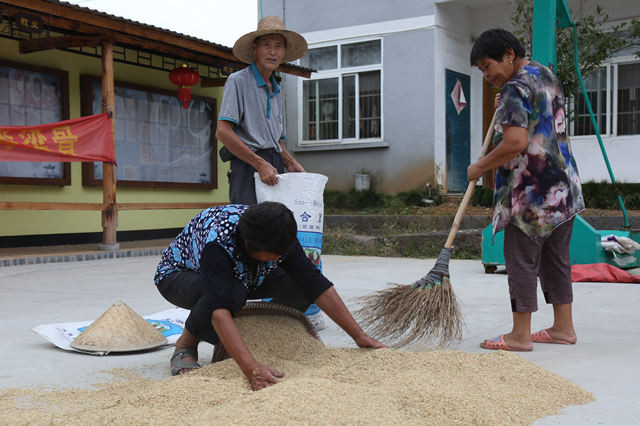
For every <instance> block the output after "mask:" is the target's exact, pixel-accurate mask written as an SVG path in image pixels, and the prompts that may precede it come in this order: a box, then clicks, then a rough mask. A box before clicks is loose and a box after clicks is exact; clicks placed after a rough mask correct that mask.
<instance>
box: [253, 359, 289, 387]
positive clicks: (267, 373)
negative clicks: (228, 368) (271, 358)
mask: <svg viewBox="0 0 640 426" xmlns="http://www.w3.org/2000/svg"><path fill="white" fill-rule="evenodd" d="M244 374H245V376H247V379H249V384H250V385H251V390H254V391H257V390H260V389H264V388H266V387H267V386H271V385H273V384H276V383H278V382H279V381H280V379H281V378H283V377H284V373H283V372H281V371H278V370H276V369H275V368H273V367H271V366H268V365H263V364H256V366H255V367H253V369H252V370H251V371H246V372H245V373H244Z"/></svg>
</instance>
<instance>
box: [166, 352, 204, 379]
mask: <svg viewBox="0 0 640 426" xmlns="http://www.w3.org/2000/svg"><path fill="white" fill-rule="evenodd" d="M188 356H190V357H193V358H195V359H198V351H196V350H194V349H189V348H185V349H180V350H177V351H176V352H175V353H174V354H173V356H172V357H171V375H172V376H177V375H179V374H180V370H182V369H185V368H186V369H189V370H196V369H198V368H200V364H198V363H197V362H184V361H182V358H185V357H188Z"/></svg>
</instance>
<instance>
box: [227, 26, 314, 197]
mask: <svg viewBox="0 0 640 426" xmlns="http://www.w3.org/2000/svg"><path fill="white" fill-rule="evenodd" d="M306 53H307V42H306V40H305V39H304V37H302V36H301V35H300V34H298V33H296V32H293V31H289V30H287V29H285V26H284V22H282V19H280V18H278V17H277V16H267V17H265V18H263V19H261V20H260V22H259V23H258V29H257V30H256V31H253V32H250V33H248V34H245V35H243V36H242V37H240V38H239V39H238V41H236V43H235V44H234V46H233V54H234V55H235V56H236V57H237V58H238V59H240V60H241V61H243V62H246V63H248V64H250V65H249V66H248V67H246V68H245V69H243V70H241V71H238V72H235V73H233V74H231V75H230V76H229V78H227V82H226V84H225V86H224V96H223V98H222V105H221V106H220V115H219V117H218V127H217V131H216V138H218V139H219V140H220V141H221V142H222V143H223V144H224V147H223V149H222V150H221V156H222V158H223V160H228V159H229V158H230V159H231V172H230V175H229V200H230V201H231V202H232V203H234V204H235V203H239V204H249V205H251V204H255V203H256V190H255V183H254V177H253V174H254V172H256V171H257V172H258V174H259V176H260V180H261V181H262V182H264V183H265V184H268V185H275V184H277V183H278V179H277V177H276V175H277V174H279V173H284V169H285V167H286V168H287V170H288V171H289V172H304V171H305V170H304V168H303V167H302V166H301V165H300V164H299V163H298V162H297V161H296V160H295V159H294V158H293V157H292V156H291V154H289V152H288V151H287V150H286V148H285V147H284V144H283V143H282V141H283V140H284V139H285V137H286V129H285V117H284V114H285V109H284V96H283V94H282V91H281V90H280V86H278V83H277V82H276V79H275V77H274V75H273V73H274V71H275V70H276V69H277V68H278V67H279V66H280V64H281V63H284V62H290V61H293V60H296V59H298V58H301V57H303V56H304V55H305V54H306ZM225 149H226V150H227V152H226V154H225ZM229 153H230V154H232V155H229ZM223 154H225V155H223Z"/></svg>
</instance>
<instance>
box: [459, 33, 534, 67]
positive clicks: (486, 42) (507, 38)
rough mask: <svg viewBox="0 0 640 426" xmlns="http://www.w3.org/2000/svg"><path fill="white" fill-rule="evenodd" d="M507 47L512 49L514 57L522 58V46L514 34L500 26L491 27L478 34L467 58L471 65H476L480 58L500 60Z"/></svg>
mask: <svg viewBox="0 0 640 426" xmlns="http://www.w3.org/2000/svg"><path fill="white" fill-rule="evenodd" d="M508 49H512V50H513V52H514V53H515V55H516V58H524V54H525V51H524V47H522V43H520V40H518V38H517V37H516V36H514V35H513V34H511V33H510V32H509V31H507V30H504V29H502V28H493V29H490V30H487V31H485V32H483V33H482V34H480V37H478V39H477V40H476V41H475V43H473V47H472V48H471V54H470V55H469V60H470V61H471V65H476V64H477V63H478V61H479V60H480V59H482V58H491V59H493V60H495V61H498V62H501V61H502V58H504V55H505V54H506V53H507V50H508Z"/></svg>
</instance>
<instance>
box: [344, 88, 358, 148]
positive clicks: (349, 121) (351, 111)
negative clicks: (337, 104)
mask: <svg viewBox="0 0 640 426" xmlns="http://www.w3.org/2000/svg"><path fill="white" fill-rule="evenodd" d="M342 137H343V138H355V137H356V76H355V75H346V76H344V77H342Z"/></svg>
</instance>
